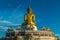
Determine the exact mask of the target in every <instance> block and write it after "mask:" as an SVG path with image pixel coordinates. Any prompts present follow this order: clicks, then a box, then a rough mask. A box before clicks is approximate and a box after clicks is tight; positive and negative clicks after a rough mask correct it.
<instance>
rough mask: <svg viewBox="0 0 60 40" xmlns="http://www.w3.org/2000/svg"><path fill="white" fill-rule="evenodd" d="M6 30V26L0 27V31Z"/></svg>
mask: <svg viewBox="0 0 60 40" xmlns="http://www.w3.org/2000/svg"><path fill="white" fill-rule="evenodd" d="M7 29H8V27H6V26H0V31H3V30H4V31H6V30H7Z"/></svg>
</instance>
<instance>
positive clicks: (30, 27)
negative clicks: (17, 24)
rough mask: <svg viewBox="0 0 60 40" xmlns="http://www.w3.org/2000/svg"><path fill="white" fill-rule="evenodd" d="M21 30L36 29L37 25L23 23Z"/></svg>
mask: <svg viewBox="0 0 60 40" xmlns="http://www.w3.org/2000/svg"><path fill="white" fill-rule="evenodd" d="M22 28H23V30H37V26H35V25H34V26H30V25H23V26H22Z"/></svg>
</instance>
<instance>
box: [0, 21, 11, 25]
mask: <svg viewBox="0 0 60 40" xmlns="http://www.w3.org/2000/svg"><path fill="white" fill-rule="evenodd" d="M0 23H8V24H11V22H10V21H7V20H0Z"/></svg>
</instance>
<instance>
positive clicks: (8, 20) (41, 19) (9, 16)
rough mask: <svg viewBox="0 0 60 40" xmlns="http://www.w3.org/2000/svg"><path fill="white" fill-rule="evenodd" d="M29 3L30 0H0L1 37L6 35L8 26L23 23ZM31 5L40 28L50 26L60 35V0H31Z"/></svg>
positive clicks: (14, 26)
mask: <svg viewBox="0 0 60 40" xmlns="http://www.w3.org/2000/svg"><path fill="white" fill-rule="evenodd" d="M28 4H29V3H28V0H0V37H2V36H4V35H5V31H6V29H7V28H8V26H12V27H13V28H16V27H17V25H19V24H22V23H23V21H24V20H23V19H24V14H25V13H27V7H28ZM30 6H31V8H32V11H33V13H34V14H35V16H36V25H37V27H38V29H41V26H46V27H50V28H51V30H52V31H53V32H54V33H55V34H57V35H60V32H59V30H60V0H30Z"/></svg>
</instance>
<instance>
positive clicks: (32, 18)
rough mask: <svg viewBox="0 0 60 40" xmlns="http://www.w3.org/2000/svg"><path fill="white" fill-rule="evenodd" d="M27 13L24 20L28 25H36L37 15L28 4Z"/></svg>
mask: <svg viewBox="0 0 60 40" xmlns="http://www.w3.org/2000/svg"><path fill="white" fill-rule="evenodd" d="M27 12H28V13H27V14H25V15H24V21H25V24H26V25H31V26H32V25H35V15H34V14H32V10H31V8H30V6H28V9H27Z"/></svg>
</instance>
